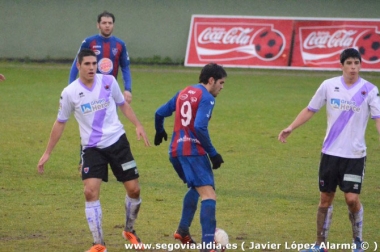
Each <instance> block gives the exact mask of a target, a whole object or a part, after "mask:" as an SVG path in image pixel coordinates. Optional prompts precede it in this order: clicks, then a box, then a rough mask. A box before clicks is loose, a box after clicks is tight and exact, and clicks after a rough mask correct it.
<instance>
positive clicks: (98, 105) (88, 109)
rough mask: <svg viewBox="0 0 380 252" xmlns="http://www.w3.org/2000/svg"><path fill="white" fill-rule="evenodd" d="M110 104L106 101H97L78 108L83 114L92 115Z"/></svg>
mask: <svg viewBox="0 0 380 252" xmlns="http://www.w3.org/2000/svg"><path fill="white" fill-rule="evenodd" d="M109 104H110V102H109V101H108V100H106V99H99V100H96V101H92V102H90V103H85V104H81V105H80V108H81V110H82V113H83V114H89V113H94V112H96V111H99V110H102V109H106V108H108V106H109Z"/></svg>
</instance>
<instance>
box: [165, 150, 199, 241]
mask: <svg viewBox="0 0 380 252" xmlns="http://www.w3.org/2000/svg"><path fill="white" fill-rule="evenodd" d="M170 162H171V163H172V165H173V167H174V170H175V171H176V172H177V174H178V176H179V177H180V178H181V179H182V181H183V182H184V183H186V176H185V173H184V172H183V168H182V165H181V162H180V161H179V160H178V158H173V157H171V158H170ZM185 165H186V164H185ZM198 199H199V194H198V192H197V191H196V190H195V188H193V187H190V188H189V190H188V191H187V192H186V194H185V196H184V198H183V203H182V214H181V219H180V222H179V225H178V228H177V230H176V231H175V232H174V238H175V239H177V240H180V241H181V242H182V243H183V244H186V243H195V241H194V240H193V239H192V237H191V235H190V226H191V223H192V221H193V219H194V215H195V212H196V211H197V205H198Z"/></svg>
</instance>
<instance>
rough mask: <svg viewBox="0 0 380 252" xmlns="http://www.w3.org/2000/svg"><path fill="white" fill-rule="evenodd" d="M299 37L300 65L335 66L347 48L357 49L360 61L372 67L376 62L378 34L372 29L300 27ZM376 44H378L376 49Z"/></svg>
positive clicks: (379, 39)
mask: <svg viewBox="0 0 380 252" xmlns="http://www.w3.org/2000/svg"><path fill="white" fill-rule="evenodd" d="M299 35H300V42H301V43H300V51H301V56H302V59H303V62H304V64H311V65H317V66H318V65H325V64H337V63H339V55H340V53H341V52H342V50H343V49H345V48H348V47H353V48H356V49H358V50H359V51H360V53H361V55H362V61H363V62H366V63H369V64H374V63H378V62H379V61H380V56H379V55H380V35H379V34H378V33H377V32H376V27H368V26H358V25H356V26H352V25H344V26H328V25H325V26H319V27H318V26H314V27H307V26H306V27H304V26H301V27H299ZM377 44H379V45H378V46H376V45H377Z"/></svg>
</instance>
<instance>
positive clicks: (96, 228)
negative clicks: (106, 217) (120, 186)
mask: <svg viewBox="0 0 380 252" xmlns="http://www.w3.org/2000/svg"><path fill="white" fill-rule="evenodd" d="M82 179H83V185H84V196H85V200H86V207H85V213H86V218H87V223H88V226H89V228H90V231H91V234H92V237H93V240H94V241H93V243H94V246H93V248H92V249H103V250H100V251H105V250H104V249H105V246H104V245H105V243H104V236H103V229H102V208H101V204H100V201H99V195H100V186H101V183H102V180H104V181H107V161H106V160H105V158H104V156H103V155H101V153H100V152H99V150H98V149H95V148H90V149H87V150H84V152H83V173H82ZM90 251H91V250H90Z"/></svg>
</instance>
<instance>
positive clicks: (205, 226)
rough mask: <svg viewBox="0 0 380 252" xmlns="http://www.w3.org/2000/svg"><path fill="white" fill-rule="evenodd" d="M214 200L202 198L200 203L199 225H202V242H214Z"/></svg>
mask: <svg viewBox="0 0 380 252" xmlns="http://www.w3.org/2000/svg"><path fill="white" fill-rule="evenodd" d="M215 208H216V201H215V200H213V199H206V200H202V203H201V218H200V219H201V226H202V243H203V244H208V243H212V242H214V234H215V228H216V219H215Z"/></svg>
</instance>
